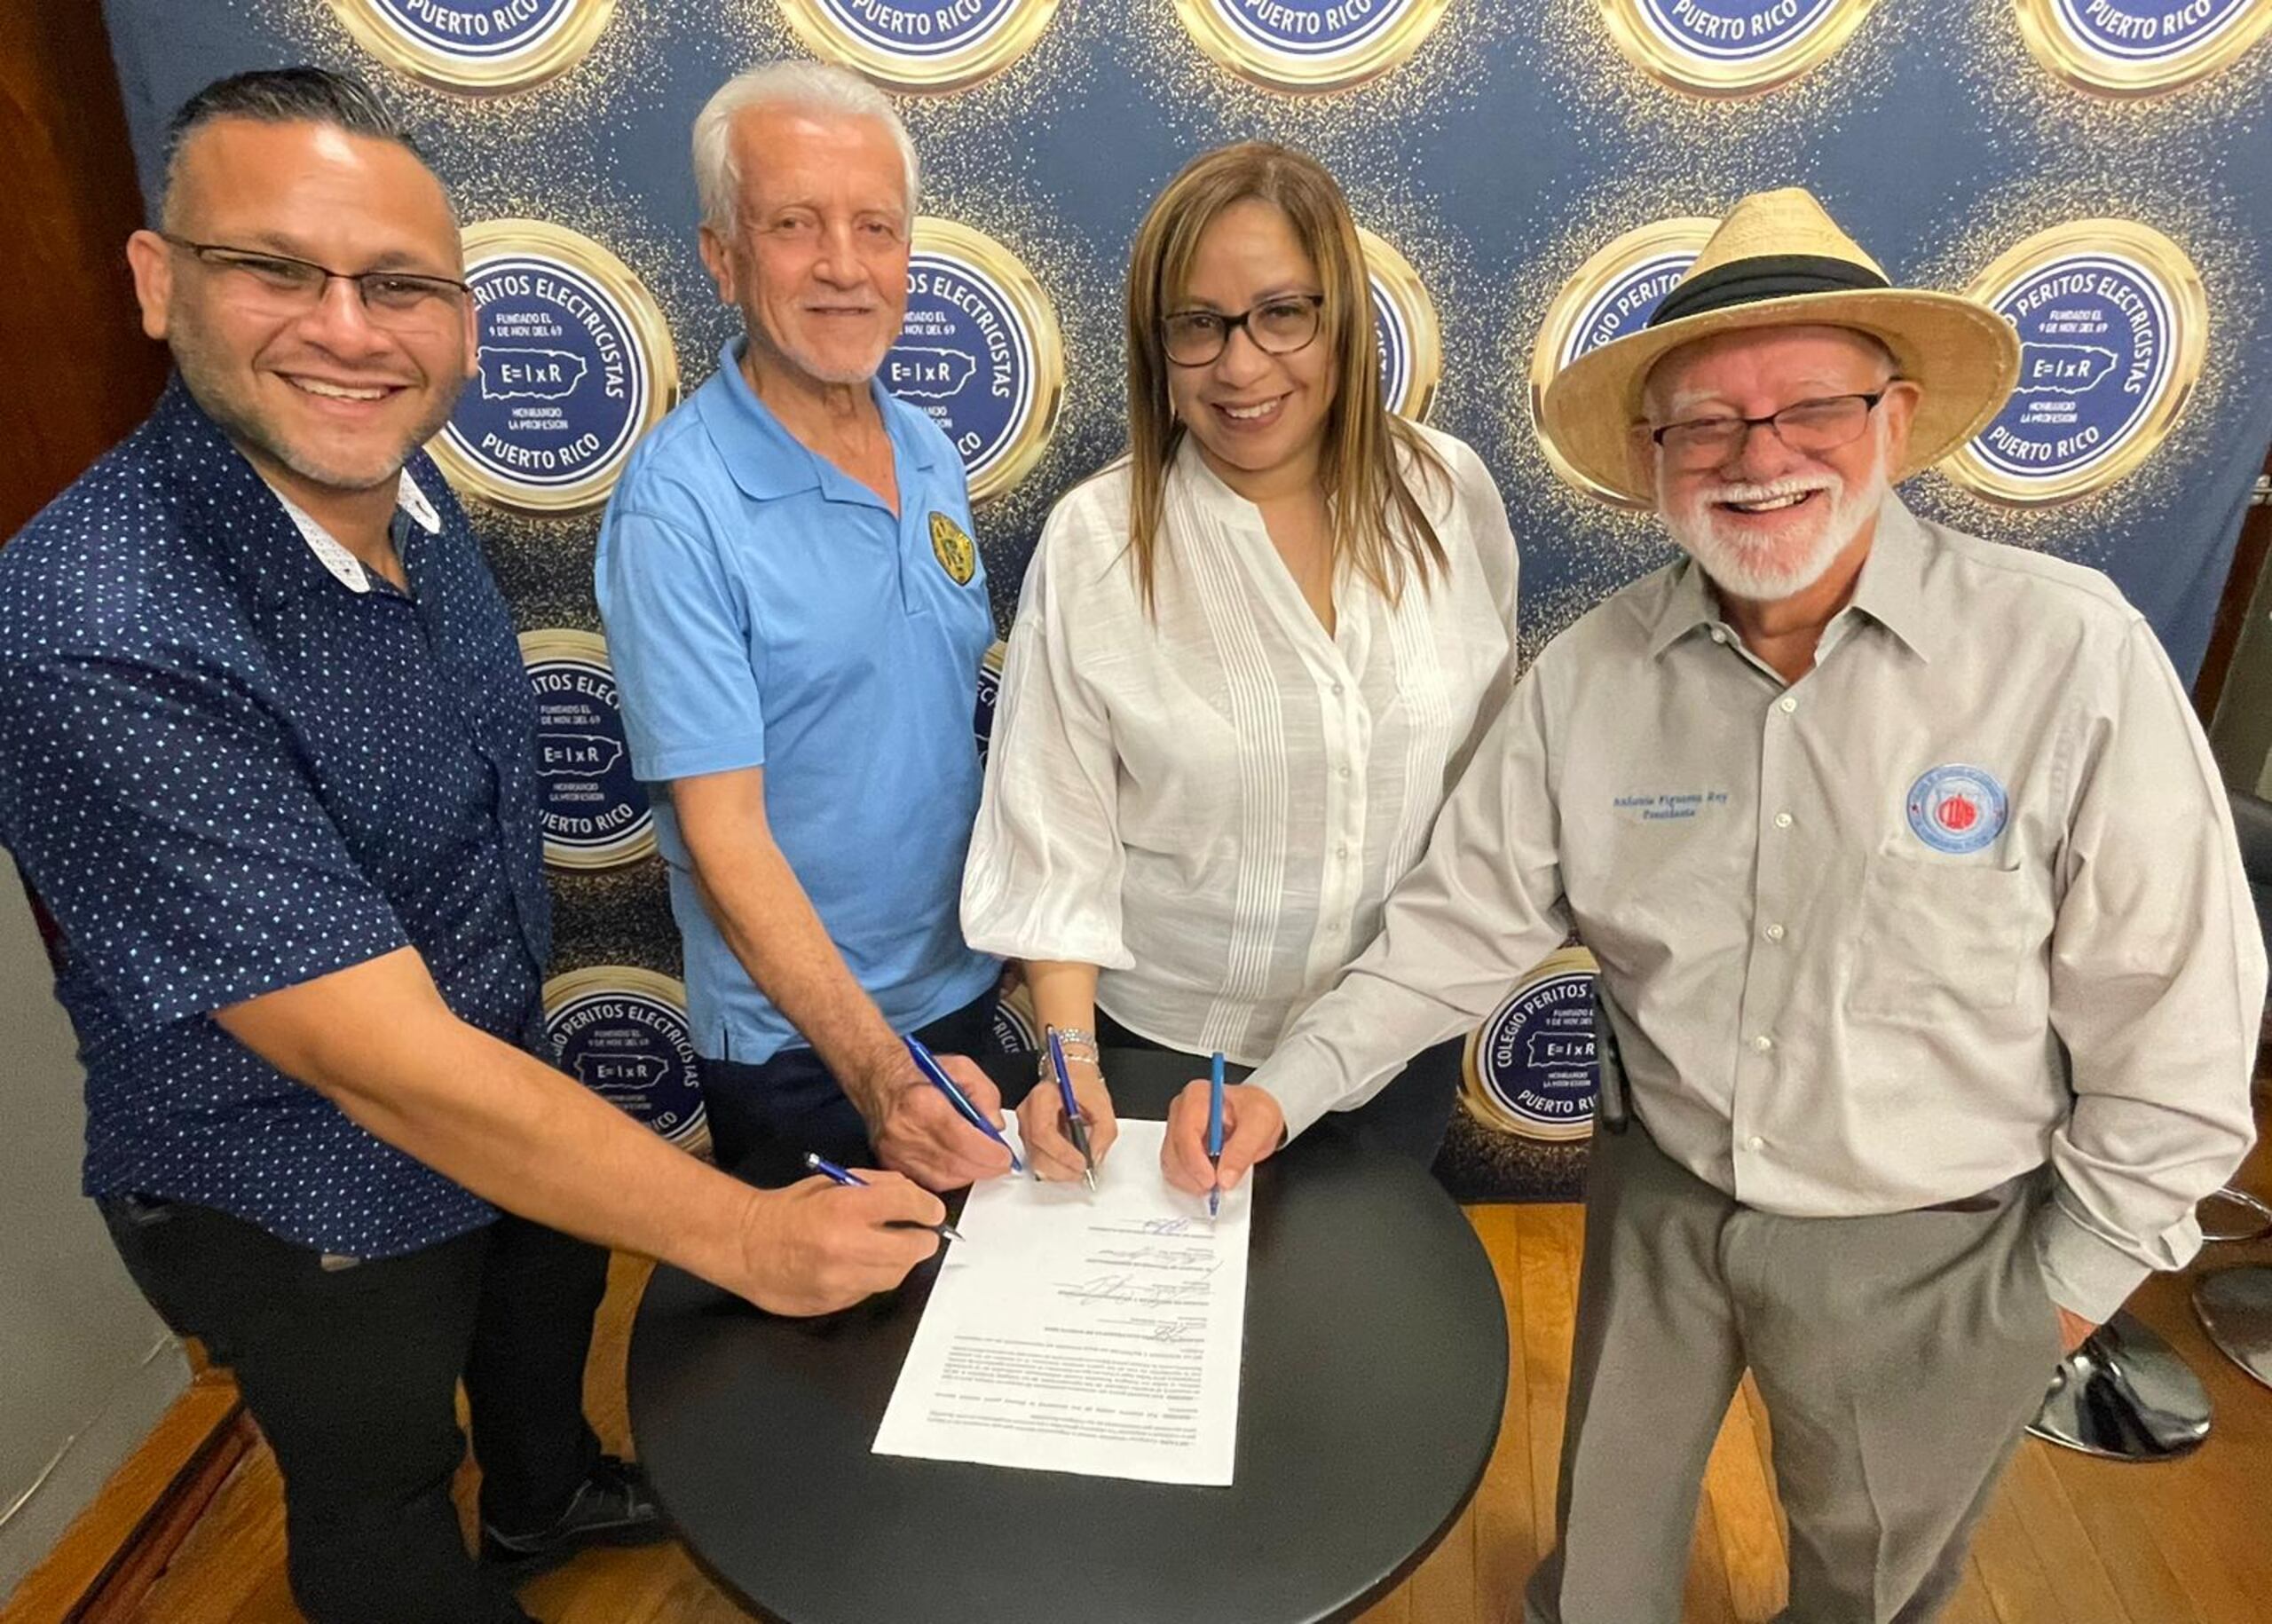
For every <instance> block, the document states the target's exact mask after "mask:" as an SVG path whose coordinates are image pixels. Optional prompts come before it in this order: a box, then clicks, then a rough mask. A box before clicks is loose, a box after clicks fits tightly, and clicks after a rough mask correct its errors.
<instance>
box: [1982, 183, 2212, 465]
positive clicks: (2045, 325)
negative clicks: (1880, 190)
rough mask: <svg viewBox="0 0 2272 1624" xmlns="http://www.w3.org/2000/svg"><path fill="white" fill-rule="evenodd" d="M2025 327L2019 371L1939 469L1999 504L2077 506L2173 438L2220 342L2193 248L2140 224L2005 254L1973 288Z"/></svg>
mask: <svg viewBox="0 0 2272 1624" xmlns="http://www.w3.org/2000/svg"><path fill="white" fill-rule="evenodd" d="M1965 291H1966V293H1967V294H1968V295H1969V296H1971V297H1973V298H1975V299H1977V300H1979V301H1980V302H1981V303H1982V304H1985V305H1987V306H1988V307H1989V308H1990V309H1992V310H1993V311H1995V312H1996V313H1997V314H1998V315H2000V316H2001V317H2003V318H2004V319H2005V320H2007V321H2008V322H2010V323H2011V324H2012V325H2013V327H2016V328H2017V329H2018V332H2019V336H2020V376H2019V382H2017V383H2016V385H2014V386H2013V390H2012V394H2011V398H2010V399H2008V400H2007V401H2006V402H2005V403H2004V407H2003V409H2002V410H2001V411H2000V412H1999V413H1997V414H1996V416H1995V419H1994V421H1993V422H1990V423H1989V425H1988V426H1987V427H1986V428H1985V429H1984V430H1981V431H1980V433H1979V434H1978V435H1976V436H1975V437H1974V438H1972V439H1971V440H1970V441H1969V442H1968V443H1967V444H1966V445H1964V446H1963V447H1962V448H1960V450H1959V451H1958V452H1957V453H1955V454H1954V455H1953V456H1951V457H1949V458H1947V459H1946V460H1945V461H1943V462H1942V463H1941V465H1940V467H1941V471H1942V472H1944V473H1945V474H1947V475H1948V476H1949V477H1951V478H1953V479H1954V480H1955V481H1956V482H1957V483H1958V484H1960V485H1964V486H1965V487H1966V488H1968V489H1969V490H1971V491H1974V492H1976V493H1978V494H1980V495H1982V496H1985V497H1988V498H1990V499H1991V500H1992V501H2001V502H2008V503H2011V504H2013V505H2015V506H2020V507H2034V506H2041V505H2045V504H2047V503H2053V502H2063V501H2073V500H2074V499H2075V498H2076V497H2079V496H2085V495H2088V494H2089V493H2092V492H2094V491H2099V490H2103V489H2104V488H2105V487H2106V486H2108V485H2112V484H2113V483H2114V482H2115V481H2117V480H2118V479H2121V478H2123V477H2126V476H2127V475H2129V474H2130V473H2132V472H2134V470H2135V469H2137V467H2138V465H2139V464H2140V463H2142V462H2143V461H2145V460H2146V459H2147V458H2148V457H2150V456H2151V455H2153V453H2154V452H2155V451H2156V449H2158V447H2159V446H2160V445H2161V443H2162V442H2163V441H2164V440H2166V439H2167V438H2169V434H2170V431H2171V430H2173V428H2175V427H2176V426H2177V421H2178V419H2179V418H2180V417H2181V415H2182V414H2184V411H2185V406H2186V403H2187V402H2188V401H2189V400H2190V399H2191V398H2192V395H2193V387H2194V385H2195V383H2196V382H2198V381H2199V379H2200V376H2201V363H2202V359H2203V357H2204V356H2205V354H2206V353H2207V351H2208V346H2209V296H2208V292H2207V290H2206V289H2205V288H2204V287H2203V286H2202V282H2201V273H2200V272H2198V271H2197V270H2196V269H2195V268H2194V264H2193V262H2192V260H2191V259H2190V258H2189V257H2188V256H2187V255H2186V253H2185V250H2184V249H2183V248H2180V247H2178V245H2177V244H2176V243H2174V242H2172V241H2171V240H2169V239H2168V238H2167V237H2165V236H2164V235H2162V233H2159V232H2158V231H2156V230H2154V228H2153V227H2151V226H2150V225H2141V224H2140V223H2138V222H2137V221H2135V220H2105V219H2100V220H2074V221H2070V222H2069V223H2068V224H2066V225H2055V226H2053V227H2052V228H2051V229H2050V230H2048V231H2043V232H2038V233H2036V234H2035V235H2034V236H2032V237H2030V238H2029V239H2028V240H2026V241H2024V242H2022V243H2020V244H2019V245H2017V246H2016V247H2015V248H2012V249H2011V250H2010V251H2009V252H2008V253H2006V254H2003V255H2001V256H1999V257H1998V258H1997V260H1996V261H1995V263H1994V264H1991V265H1990V266H1988V268H1987V269H1986V270H1984V271H1983V272H1981V273H1980V274H1979V275H1978V276H1977V277H1976V278H1974V279H1973V281H1972V284H1971V286H1970V287H1969V288H1967V289H1966V290H1965Z"/></svg>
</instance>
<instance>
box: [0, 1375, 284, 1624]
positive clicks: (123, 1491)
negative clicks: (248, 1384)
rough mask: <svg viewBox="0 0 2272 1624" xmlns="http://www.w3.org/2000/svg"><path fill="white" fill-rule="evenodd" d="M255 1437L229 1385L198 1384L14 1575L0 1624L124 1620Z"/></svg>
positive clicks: (222, 1379) (223, 1379)
mask: <svg viewBox="0 0 2272 1624" xmlns="http://www.w3.org/2000/svg"><path fill="white" fill-rule="evenodd" d="M256 1437H257V1433H256V1431H255V1429H254V1427H253V1424H252V1418H251V1417H250V1416H249V1415H246V1414H245V1410H244V1400H243V1399H241V1398H240V1397H239V1396H238V1393H237V1384H235V1383H234V1382H233V1381H231V1380H230V1379H229V1378H228V1376H225V1375H224V1374H222V1373H220V1372H218V1371H209V1372H207V1373H206V1374H204V1375H201V1376H199V1377H198V1378H197V1379H196V1380H195V1381H193V1382H192V1383H191V1384H190V1385H189V1387H188V1389H187V1390H186V1391H184V1392H183V1393H182V1395H181V1397H180V1398H178V1399H175V1400H174V1403H173V1407H171V1408H170V1409H169V1410H168V1411H167V1412H166V1414H165V1415H164V1416H163V1417H162V1419H161V1420H160V1421H159V1423H158V1424H157V1425H156V1426H155V1427H154V1428H152V1429H151V1431H150V1436H149V1437H147V1438H146V1439H143V1440H142V1444H141V1447H138V1449H136V1450H135V1452H134V1453H133V1454H132V1455H129V1456H128V1457H127V1459H126V1462H125V1463H124V1464H123V1465H122V1466H121V1467H120V1468H119V1469H118V1470H116V1471H115V1472H113V1473H112V1474H111V1478H110V1481H109V1482H107V1483H106V1484H105V1485H103V1490H102V1493H101V1494H98V1495H97V1496H96V1497H95V1500H94V1503H93V1504H91V1505H90V1506H89V1507H88V1508H87V1509H86V1510H84V1511H82V1512H81V1513H80V1514H79V1516H78V1517H77V1518H76V1519H75V1520H74V1521H73V1523H72V1525H71V1526H70V1527H69V1528H67V1529H66V1530H65V1531H64V1534H63V1537H62V1538H61V1539H60V1540H59V1541H56V1544H55V1549H53V1550H51V1551H50V1552H49V1553H48V1554H47V1557H46V1558H45V1559H44V1560H43V1561H42V1562H41V1563H40V1565H38V1566H37V1567H36V1568H34V1569H33V1570H32V1571H31V1572H30V1573H28V1574H26V1575H25V1576H24V1581H23V1583H21V1584H20V1585H19V1586H17V1587H16V1592H15V1594H14V1595H13V1596H10V1597H9V1598H8V1600H7V1603H6V1604H5V1605H4V1606H0V1624H118V1621H119V1620H125V1619H127V1618H129V1617H130V1616H131V1615H132V1613H133V1611H134V1608H135V1606H136V1604H138V1603H139V1602H140V1600H141V1599H142V1596H143V1595H144V1593H145V1592H146V1591H147V1590H148V1589H149V1588H150V1586H151V1584H152V1583H153V1582H154V1581H155V1580H156V1578H157V1576H158V1575H159V1574H160V1573H162V1572H163V1571H164V1570H165V1565H166V1564H167V1563H168V1562H169V1561H170V1560H171V1559H172V1557H173V1554H174V1552H175V1551H176V1550H177V1549H180V1546H181V1542H182V1541H184V1540H185V1539H186V1538H188V1537H189V1531H190V1529H191V1528H192V1527H193V1526H194V1525H196V1522H197V1519H198V1518H199V1517H200V1516H201V1515H202V1514H203V1512H204V1510H205V1508H206V1507H207V1506H208V1505H209V1504H210V1503H211V1502H212V1499H213V1496H214V1495H215V1494H217V1493H219V1492H220V1487H221V1485H222V1483H223V1482H224V1481H225V1479H226V1478H227V1477H228V1475H229V1473H230V1472H232V1471H233V1470H235V1469H236V1465H237V1462H239V1461H241V1460H242V1459H243V1458H244V1455H245V1452H246V1451H247V1450H248V1449H249V1448H250V1447H252V1444H253V1441H254V1439H256Z"/></svg>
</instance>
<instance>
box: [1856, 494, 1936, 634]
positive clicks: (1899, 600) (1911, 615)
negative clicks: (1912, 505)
mask: <svg viewBox="0 0 2272 1624" xmlns="http://www.w3.org/2000/svg"><path fill="white" fill-rule="evenodd" d="M1929 550H1930V548H1929V543H1928V541H1927V540H1926V537H1925V527H1924V526H1923V525H1921V524H1919V523H1918V522H1917V516H1916V515H1914V514H1913V513H1911V512H1910V511H1909V509H1908V508H1907V507H1906V506H1905V504H1904V503H1903V502H1902V500H1901V499H1900V498H1899V497H1898V496H1896V495H1894V494H1893V493H1890V492H1888V493H1887V494H1886V499H1885V502H1884V505H1883V506H1882V507H1881V508H1879V509H1878V531H1877V534H1876V536H1875V537H1874V538H1873V539H1872V540H1871V542H1870V556H1868V557H1867V558H1866V559H1864V560H1863V561H1862V575H1861V579H1859V580H1858V581H1856V582H1855V583H1854V597H1853V601H1852V602H1851V603H1849V604H1848V605H1847V607H1848V608H1849V609H1853V610H1859V611H1861V612H1862V613H1864V614H1866V615H1867V616H1869V618H1870V619H1873V620H1874V621H1876V622H1877V623H1878V624H1879V625H1880V626H1882V627H1885V629H1886V630H1888V631H1889V632H1891V633H1892V634H1893V635H1895V636H1896V637H1898V638H1899V639H1900V640H1901V641H1902V642H1903V643H1905V644H1907V645H1908V647H1909V650H1910V651H1911V652H1912V653H1913V654H1915V655H1916V656H1917V657H1918V658H1920V659H1922V660H1926V661H1928V662H1929V661H1930V660H1931V659H1932V658H1933V656H1934V654H1935V652H1937V650H1939V648H1940V635H1939V631H1938V628H1937V627H1935V625H1934V624H1933V621H1932V619H1931V617H1930V616H1929V615H1928V614H1927V613H1926V610H1925V564H1926V558H1927V556H1928V554H1929Z"/></svg>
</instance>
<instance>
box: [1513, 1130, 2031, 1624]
mask: <svg viewBox="0 0 2272 1624" xmlns="http://www.w3.org/2000/svg"><path fill="white" fill-rule="evenodd" d="M1592 1155H1593V1161H1592V1166H1591V1169H1590V1175H1589V1182H1588V1186H1587V1191H1586V1250H1585V1265H1584V1270H1583V1273H1582V1276H1581V1279H1580V1283H1579V1288H1578V1323H1577V1332H1576V1338H1575V1343H1574V1347H1573V1349H1572V1352H1571V1368H1570V1406H1569V1414H1568V1417H1567V1421H1566V1430H1565V1432H1564V1435H1563V1440H1562V1473H1561V1489H1560V1494H1559V1496H1558V1503H1557V1507H1556V1523H1557V1526H1558V1529H1559V1531H1560V1541H1559V1544H1558V1548H1557V1549H1555V1550H1554V1551H1553V1552H1552V1553H1551V1554H1550V1556H1548V1557H1547V1558H1546V1560H1545V1561H1543V1562H1542V1563H1541V1564H1540V1565H1539V1566H1538V1570H1537V1572H1536V1573H1534V1574H1533V1575H1532V1576H1531V1581H1530V1588H1529V1591H1528V1594H1527V1596H1526V1598H1525V1611H1524V1617H1525V1619H1526V1620H1527V1621H1528V1624H1678V1621H1679V1619H1680V1611H1681V1589H1682V1584H1683V1581H1684V1576H1685V1574H1686V1573H1687V1570H1688V1558H1689V1549H1690V1545H1691V1542H1692V1538H1693V1534H1694V1530H1695V1524H1696V1500H1697V1495H1698V1493H1699V1492H1700V1489H1701V1487H1702V1483H1703V1476H1704V1465H1705V1461H1706V1458H1707V1457H1708V1455H1710V1453H1711V1449H1712V1440H1713V1439H1714V1438H1715V1436H1716V1434H1717V1433H1718V1431H1719V1428H1720V1422H1721V1418H1722V1416H1723V1415H1724V1414H1725V1412H1726V1410H1727V1407H1728V1403H1729V1400H1730V1399H1732V1398H1733V1396H1734V1394H1735V1390H1736V1384H1737V1383H1738V1382H1739V1381H1740V1379H1741V1377H1742V1375H1743V1372H1744V1369H1745V1368H1746V1367H1747V1366H1748V1367H1749V1368H1750V1369H1751V1371H1752V1373H1753V1376H1754V1377H1755V1380H1756V1381H1757V1383H1758V1386H1759V1392H1760V1396H1761V1397H1762V1398H1763V1399H1764V1400H1765V1401H1766V1405H1767V1414H1768V1420H1769V1423H1770V1427H1771V1431H1772V1432H1773V1434H1774V1460H1775V1477H1776V1482H1777V1486H1778V1489H1779V1493H1780V1494H1781V1497H1782V1502H1783V1509H1784V1510H1785V1512H1786V1514H1787V1517H1788V1518H1789V1520H1790V1531H1791V1600H1790V1605H1789V1607H1788V1608H1787V1609H1786V1610H1785V1612H1783V1613H1781V1614H1780V1615H1779V1617H1780V1619H1781V1620H1785V1621H1786V1624H1923V1621H1924V1620H1929V1619H1931V1618H1933V1617H1934V1616H1935V1615H1936V1614H1937V1612H1939V1611H1940V1609H1941V1607H1942V1606H1943V1604H1945V1603H1946V1602H1947V1600H1948V1598H1949V1596H1950V1595H1951V1594H1952V1593H1953V1591H1954V1590H1955V1589H1956V1586H1957V1582H1958V1581H1959V1579H1960V1578H1961V1576H1962V1573H1963V1564H1964V1556H1965V1549H1966V1546H1967V1543H1968V1541H1969V1539H1970V1536H1971V1533H1972V1528H1973V1525H1974V1524H1975V1522H1976V1521H1977V1519H1978V1518H1979V1516H1980V1514H1981V1512H1982V1511H1983V1510H1984V1509H1985V1507H1986V1505H1987V1501H1988V1496H1989V1494H1990V1493H1991V1492H1992V1490H1993V1488H1994V1486H1995V1484H1996V1480H1997V1478H1998V1477H1999V1476H2000V1473H2001V1472H2002V1470H2003V1468H2004V1464H2005V1462H2007V1461H2008V1459H2009V1458H2010V1456H2011V1454H2012V1450H2013V1447H2014V1446H2015V1445H2016V1443H2017V1442H2018V1440H2019V1438H2020V1435H2021V1431H2022V1429H2023V1428H2024V1426H2025V1425H2026V1423H2027V1421H2028V1419H2029V1417H2030V1416H2031V1415H2034V1413H2035V1411H2036V1409H2037V1407H2038V1406H2039V1405H2040V1404H2041V1402H2042V1400H2043V1395H2044V1392H2045V1391H2046V1390H2047V1387H2048V1386H2049V1384H2050V1381H2051V1376H2052V1373H2053V1369H2054V1368H2055V1366H2056V1364H2057V1363H2058V1360H2059V1354H2060V1334H2059V1316H2058V1313H2057V1312H2056V1311H2055V1308H2054V1307H2053V1305H2052V1303H2051V1299H2050V1297H2049V1296H2048V1294H2047V1292H2046V1291H2045V1289H2044V1284H2043V1276H2042V1271H2041V1268H2040V1266H2039V1264H2038V1263H2037V1260H2036V1251H2035V1245H2034V1237H2033V1234H2032V1231H2033V1228H2034V1224H2035V1218H2036V1215H2037V1213H2038V1211H2039V1208H2040V1206H2041V1204H2042V1202H2043V1200H2044V1199H2045V1195H2046V1185H2045V1179H2044V1175H2042V1174H2040V1173H2033V1174H2029V1175H2026V1176H2024V1177H2023V1178H2019V1179H2013V1180H2011V1181H2010V1182H2009V1183H2008V1184H2006V1185H2003V1186H2000V1187H1998V1188H1997V1189H1995V1190H1992V1191H1989V1192H1987V1193H1986V1194H1985V1195H1984V1197H1982V1198H1980V1199H1979V1200H1977V1201H1976V1202H1967V1203H1961V1204H1963V1205H1965V1206H1968V1207H1971V1208H1975V1209H1976V1210H1963V1211H1952V1210H1945V1209H1939V1208H1936V1209H1930V1210H1925V1211H1921V1212H1903V1213H1894V1214H1890V1215H1888V1216H1885V1217H1881V1218H1779V1217H1777V1216H1775V1215H1773V1214H1771V1213H1766V1212H1758V1211H1754V1210H1751V1209H1749V1208H1747V1207H1743V1206H1740V1205H1738V1204H1737V1203H1736V1202H1733V1201H1732V1200H1731V1199H1730V1198H1729V1197H1727V1196H1726V1195H1724V1194H1721V1193H1720V1192H1719V1191H1718V1190H1716V1189H1715V1188H1714V1187H1713V1186H1710V1185H1708V1184H1706V1183H1704V1182H1703V1181H1702V1180H1701V1179H1697V1178H1696V1177H1695V1176H1694V1175H1692V1174H1691V1173H1690V1172H1689V1171H1687V1170H1686V1169H1684V1168H1683V1167H1681V1166H1680V1165H1679V1164H1678V1163H1675V1162H1674V1161H1673V1160H1672V1159H1671V1158H1670V1157H1669V1156H1667V1155H1665V1154H1664V1153H1663V1152H1662V1151H1661V1150H1659V1149H1658V1148H1657V1146H1656V1144H1655V1142H1654V1141H1653V1140H1652V1139H1650V1137H1649V1135H1648V1132H1647V1131H1646V1130H1645V1129H1644V1128H1643V1127H1642V1126H1641V1125H1640V1123H1638V1122H1636V1123H1634V1124H1633V1125H1632V1127H1631V1129H1630V1130H1629V1131H1627V1132H1625V1133H1622V1134H1612V1133H1598V1134H1596V1135H1595V1137H1594V1140H1593V1151H1592Z"/></svg>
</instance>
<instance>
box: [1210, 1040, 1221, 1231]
mask: <svg viewBox="0 0 2272 1624" xmlns="http://www.w3.org/2000/svg"><path fill="white" fill-rule="evenodd" d="M1207 1160H1208V1161H1209V1163H1211V1164H1212V1165H1213V1167H1214V1169H1215V1181H1214V1183H1212V1184H1211V1185H1209V1186H1207V1221H1208V1222H1209V1223H1213V1222H1214V1221H1215V1220H1216V1219H1217V1218H1219V1217H1221V1216H1222V1211H1223V1052H1222V1051H1221V1050H1220V1049H1218V1050H1216V1051H1215V1058H1214V1059H1213V1060H1210V1061H1208V1062H1207Z"/></svg>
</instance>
